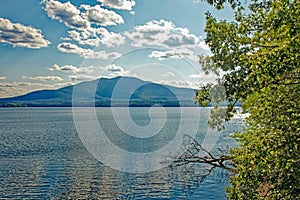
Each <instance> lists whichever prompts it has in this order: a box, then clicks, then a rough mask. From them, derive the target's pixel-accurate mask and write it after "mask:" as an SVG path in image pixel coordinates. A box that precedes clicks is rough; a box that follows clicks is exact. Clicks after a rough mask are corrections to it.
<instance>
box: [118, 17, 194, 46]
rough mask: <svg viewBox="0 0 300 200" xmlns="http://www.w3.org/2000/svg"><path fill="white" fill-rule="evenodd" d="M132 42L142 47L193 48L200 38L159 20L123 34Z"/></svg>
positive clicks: (184, 29) (170, 23)
mask: <svg viewBox="0 0 300 200" xmlns="http://www.w3.org/2000/svg"><path fill="white" fill-rule="evenodd" d="M124 35H125V36H127V37H128V38H129V39H131V40H132V45H133V46H137V47H141V46H143V45H150V46H159V47H164V48H168V49H172V48H182V47H185V48H195V47H197V46H198V45H199V41H200V38H199V37H197V36H196V35H194V34H191V33H190V32H189V30H188V29H187V28H181V27H176V26H175V25H174V24H173V23H172V22H170V21H165V20H163V19H162V20H160V21H149V22H147V23H146V24H145V25H141V26H137V27H135V29H134V31H133V32H125V33H124Z"/></svg>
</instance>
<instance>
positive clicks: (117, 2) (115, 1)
mask: <svg viewBox="0 0 300 200" xmlns="http://www.w3.org/2000/svg"><path fill="white" fill-rule="evenodd" d="M97 1H98V2H101V5H102V6H107V7H110V8H115V9H120V10H132V7H134V6H135V1H134V0H97Z"/></svg>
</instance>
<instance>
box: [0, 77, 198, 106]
mask: <svg viewBox="0 0 300 200" xmlns="http://www.w3.org/2000/svg"><path fill="white" fill-rule="evenodd" d="M193 98H194V90H193V89H191V88H179V87H174V86H170V85H163V84H158V83H154V82H151V81H144V80H141V79H138V78H135V77H124V76H119V77H114V78H110V79H109V78H100V79H96V80H92V81H86V82H80V83H78V84H76V85H70V86H66V87H62V88H59V89H56V90H37V91H33V92H30V93H27V94H24V95H20V96H16V97H10V98H1V99H0V107H19V106H22V107H23V106H24V107H25V106H26V107H71V106H78V107H79V106H82V107H84V106H96V107H111V106H136V107H140V106H143V107H149V106H154V105H156V104H159V105H161V106H166V107H179V106H196V105H195V103H194V101H193Z"/></svg>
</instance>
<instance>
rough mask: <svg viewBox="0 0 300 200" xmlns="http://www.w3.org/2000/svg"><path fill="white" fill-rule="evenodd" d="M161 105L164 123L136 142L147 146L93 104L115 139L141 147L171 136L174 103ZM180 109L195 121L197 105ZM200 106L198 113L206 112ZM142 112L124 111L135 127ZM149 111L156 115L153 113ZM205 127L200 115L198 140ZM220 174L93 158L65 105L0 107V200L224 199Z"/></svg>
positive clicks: (143, 120) (144, 118)
mask: <svg viewBox="0 0 300 200" xmlns="http://www.w3.org/2000/svg"><path fill="white" fill-rule="evenodd" d="M120 109H121V108H120ZM168 109H169V110H168V111H169V113H171V116H169V120H168V121H167V123H166V126H164V128H163V129H162V130H161V132H160V135H158V136H157V137H158V138H156V139H155V140H153V141H151V140H149V141H147V142H146V143H144V144H147V145H143V143H140V141H135V142H133V143H132V140H130V138H129V139H128V138H126V137H128V136H126V137H125V136H122V134H121V133H120V130H118V128H117V126H116V124H115V123H114V121H113V118H112V117H111V113H110V109H109V108H97V109H96V110H97V115H98V119H99V123H100V124H101V125H102V126H103V127H104V130H107V132H108V133H109V134H111V137H110V138H111V139H112V140H114V139H115V140H114V143H115V144H116V145H119V146H121V147H122V148H124V149H126V150H129V151H134V152H145V151H146V152H147V151H153V150H155V149H159V148H161V147H162V146H163V145H165V143H166V141H167V140H169V139H170V138H172V137H174V132H176V124H178V123H179V122H180V120H179V119H178V118H179V117H180V114H178V113H179V112H180V109H179V108H168ZM184 109H190V112H191V117H190V118H188V119H189V120H195V119H193V117H192V116H194V115H193V112H195V111H193V109H198V108H184ZM197 112H199V110H197ZM201 112H202V113H203V116H204V115H208V113H209V110H208V109H202V111H201ZM147 113H148V108H133V109H132V111H131V114H132V116H133V120H134V121H135V123H136V124H138V125H140V126H146V125H147V124H149V120H150V119H149V118H150V116H149V115H148V114H147ZM151 117H157V118H159V117H161V116H160V114H159V112H158V113H156V114H155V115H151ZM204 118H205V117H204ZM205 119H206V118H205ZM191 123H192V121H191ZM239 128H240V123H236V124H235V123H231V124H229V125H228V129H227V130H226V131H223V132H222V136H221V137H220V138H219V139H218V144H217V146H216V147H215V149H217V148H218V147H222V148H228V147H227V146H228V145H229V146H232V145H234V143H233V140H232V139H231V138H230V137H229V136H230V134H231V133H232V132H233V131H234V130H237V129H239ZM206 130H207V125H206V121H205V120H199V130H198V134H197V139H198V140H199V141H201V140H203V138H204V135H205V133H206ZM109 134H108V135H109ZM116 136H117V137H116ZM228 178H229V174H228V173H227V172H225V171H223V170H222V169H217V168H214V169H211V168H210V166H207V165H201V164H193V165H184V166H180V167H179V166H178V167H176V166H173V167H165V168H163V169H160V170H158V171H155V172H149V173H138V174H132V173H125V172H120V171H117V170H114V169H111V168H110V167H107V166H105V165H103V164H101V162H99V161H97V160H96V159H95V158H94V157H93V156H92V155H91V154H90V153H89V152H88V151H87V150H86V148H85V147H84V146H83V144H82V142H81V140H80V139H79V137H78V134H77V132H76V128H75V125H74V122H73V115H72V109H71V108H8V109H0V198H1V199H2V198H13V199H24V198H31V199H49V198H50V199H70V198H72V199H95V198H97V199H225V192H224V189H225V188H226V186H227V185H228Z"/></svg>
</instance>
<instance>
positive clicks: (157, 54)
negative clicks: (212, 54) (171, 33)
mask: <svg viewBox="0 0 300 200" xmlns="http://www.w3.org/2000/svg"><path fill="white" fill-rule="evenodd" d="M149 57H151V58H157V59H158V60H165V59H183V58H186V59H190V60H193V61H196V62H197V61H198V57H197V56H195V55H194V53H193V51H191V50H190V49H178V50H169V51H153V52H152V53H151V54H150V55H149Z"/></svg>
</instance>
